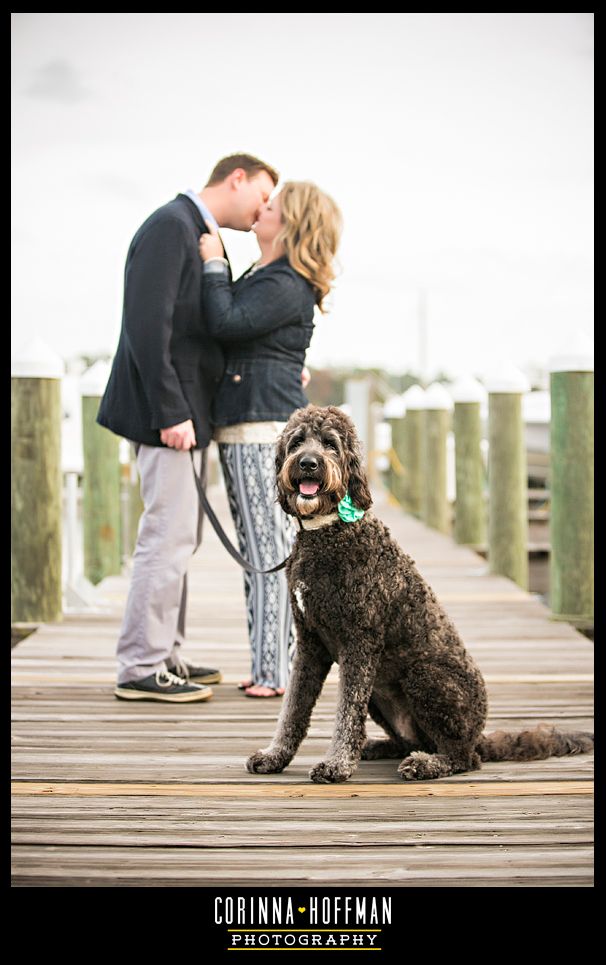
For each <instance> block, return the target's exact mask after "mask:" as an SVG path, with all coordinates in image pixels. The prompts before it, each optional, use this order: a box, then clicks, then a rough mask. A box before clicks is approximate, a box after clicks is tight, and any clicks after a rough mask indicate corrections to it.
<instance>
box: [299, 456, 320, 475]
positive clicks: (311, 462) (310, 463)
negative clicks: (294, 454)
mask: <svg viewBox="0 0 606 965" xmlns="http://www.w3.org/2000/svg"><path fill="white" fill-rule="evenodd" d="M299 468H300V469H302V470H303V471H307V472H315V471H316V469H317V468H318V460H317V459H315V458H314V456H301V458H300V459H299Z"/></svg>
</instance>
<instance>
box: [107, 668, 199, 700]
mask: <svg viewBox="0 0 606 965" xmlns="http://www.w3.org/2000/svg"><path fill="white" fill-rule="evenodd" d="M114 694H115V695H116V697H119V698H120V699H121V700H162V701H165V702H166V703H171V704H185V703H189V702H191V701H194V700H208V699H209V698H210V697H212V695H213V692H212V690H211V689H210V687H201V686H199V684H195V683H190V682H189V681H188V680H184V679H183V677H177V676H176V675H175V674H173V673H170V671H167V670H158V671H156V673H153V674H150V676H149V677H144V678H143V680H129V681H128V682H127V683H125V684H118V685H117V687H116V689H115V690H114Z"/></svg>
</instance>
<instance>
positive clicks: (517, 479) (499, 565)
mask: <svg viewBox="0 0 606 965" xmlns="http://www.w3.org/2000/svg"><path fill="white" fill-rule="evenodd" d="M486 388H487V390H488V436H489V447H490V448H489V452H488V489H489V495H488V563H489V567H490V571H491V572H492V573H500V574H501V575H503V576H507V577H509V579H511V580H513V581H514V582H515V583H517V584H518V585H519V586H521V587H523V588H524V589H528V501H527V495H526V490H527V486H528V474H527V468H526V443H525V439H524V423H523V420H522V395H523V393H524V392H527V391H528V389H529V385H528V380H527V379H526V376H525V375H524V374H523V373H522V372H520V371H519V370H518V369H516V368H514V367H513V366H507V365H504V366H503V367H502V368H501V369H500V370H499V371H497V372H496V373H494V374H493V375H491V376H490V377H489V378H488V379H487V380H486Z"/></svg>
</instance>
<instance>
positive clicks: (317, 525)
mask: <svg viewBox="0 0 606 965" xmlns="http://www.w3.org/2000/svg"><path fill="white" fill-rule="evenodd" d="M363 515H364V510H363V509H358V507H357V506H354V504H353V503H352V501H351V497H350V495H349V493H346V494H345V496H344V497H343V499H342V500H341V502H340V503H339V505H338V506H337V511H336V513H329V514H328V515H327V516H312V517H311V519H305V518H304V517H303V516H297V519H298V520H299V523H300V524H301V529H322V527H323V526H331V525H332V524H333V523H337V522H338V521H339V520H342V521H343V522H344V523H357V522H358V520H359V519H362V517H363Z"/></svg>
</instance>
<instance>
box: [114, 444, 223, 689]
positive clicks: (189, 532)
mask: <svg viewBox="0 0 606 965" xmlns="http://www.w3.org/2000/svg"><path fill="white" fill-rule="evenodd" d="M135 448H136V452H137V469H138V471H139V478H140V480H141V496H142V499H143V504H144V506H145V509H144V511H143V514H142V516H141V519H140V521H139V530H138V533H137V545H136V548H135V552H134V556H133V572H132V577H131V582H130V589H129V593H128V599H127V602H126V611H125V614H124V620H123V622H122V629H121V632H120V638H119V640H118V648H117V656H118V684H124V683H127V681H129V680H142V679H143V678H144V677H149V676H150V674H153V673H155V672H156V671H158V670H166V669H167V667H166V665H167V662H169V663H170V664H171V665H172V664H173V663H174V662H175V658H176V657H177V655H178V653H179V647H180V646H181V645H182V644H183V643H184V640H185V610H186V604H187V566H188V563H189V560H190V558H191V556H192V555H193V553H195V551H196V550H197V548H198V546H199V545H200V542H201V539H202V519H203V513H202V507H201V506H200V501H199V499H198V491H197V489H196V485H195V481H194V477H193V472H192V465H191V458H190V455H189V452H185V451H179V450H177V449H169V448H166V447H160V446H144V445H138V446H136V447H135ZM206 454H207V450H206V449H202V450H201V449H196V450H194V462H195V466H196V472H197V473H198V475H199V476H200V475H201V476H202V480H203V483H205V482H206Z"/></svg>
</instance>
